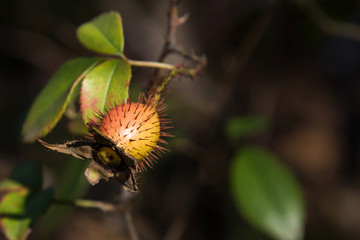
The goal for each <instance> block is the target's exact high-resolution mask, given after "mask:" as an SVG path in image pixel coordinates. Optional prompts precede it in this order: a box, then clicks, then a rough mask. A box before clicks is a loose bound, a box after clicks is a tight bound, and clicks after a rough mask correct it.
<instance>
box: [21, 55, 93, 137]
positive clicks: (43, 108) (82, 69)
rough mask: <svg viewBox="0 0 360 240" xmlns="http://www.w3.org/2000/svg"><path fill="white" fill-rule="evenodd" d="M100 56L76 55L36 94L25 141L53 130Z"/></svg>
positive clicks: (23, 129)
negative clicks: (78, 56)
mask: <svg viewBox="0 0 360 240" xmlns="http://www.w3.org/2000/svg"><path fill="white" fill-rule="evenodd" d="M98 61H99V59H98V58H76V59H73V60H70V61H68V62H66V63H64V64H63V65H62V66H61V67H60V68H59V69H58V70H57V72H56V73H55V74H54V75H53V77H52V78H51V79H50V81H49V82H48V84H47V85H46V86H45V88H44V89H43V90H42V92H41V93H40V94H39V96H38V97H37V98H36V100H35V102H34V103H33V105H32V106H31V109H30V111H29V113H28V115H27V117H26V120H25V122H24V125H23V128H22V135H23V139H24V141H25V142H32V141H34V140H35V139H36V138H38V137H42V136H45V135H46V134H47V133H49V132H50V131H51V130H52V129H53V128H54V127H55V125H56V124H57V122H58V121H59V120H60V118H61V116H62V115H63V113H64V111H65V109H66V107H67V105H68V104H69V102H70V101H71V100H72V99H74V98H75V96H76V95H77V94H78V91H76V89H78V88H76V86H77V84H78V83H79V81H80V80H81V79H82V78H83V77H84V76H85V75H86V73H87V71H89V69H91V68H92V67H93V66H94V65H95V64H96V63H97V62H98Z"/></svg>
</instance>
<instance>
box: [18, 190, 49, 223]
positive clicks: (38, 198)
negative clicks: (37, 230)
mask: <svg viewBox="0 0 360 240" xmlns="http://www.w3.org/2000/svg"><path fill="white" fill-rule="evenodd" d="M53 195H54V190H53V189H52V188H48V189H45V190H44V191H41V192H39V193H37V194H35V195H33V196H31V198H29V199H28V201H27V202H26V212H25V215H26V216H27V217H29V218H30V219H31V223H30V226H33V225H34V223H35V222H36V221H37V220H38V219H39V217H40V216H41V215H43V214H44V213H45V212H46V210H47V209H48V208H49V207H50V204H51V201H52V199H53Z"/></svg>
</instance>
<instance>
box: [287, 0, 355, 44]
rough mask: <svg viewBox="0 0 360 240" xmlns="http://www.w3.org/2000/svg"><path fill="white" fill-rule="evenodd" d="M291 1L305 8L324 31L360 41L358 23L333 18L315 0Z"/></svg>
mask: <svg viewBox="0 0 360 240" xmlns="http://www.w3.org/2000/svg"><path fill="white" fill-rule="evenodd" d="M291 1H292V2H294V3H295V4H296V5H297V6H298V7H300V8H301V9H303V10H304V11H305V12H306V13H307V14H308V15H309V17H310V18H311V19H312V20H313V21H314V23H315V24H316V25H317V26H318V28H319V29H321V30H322V31H323V32H325V33H327V34H329V35H333V36H338V37H344V38H349V39H351V40H355V41H360V26H359V25H358V24H354V23H347V22H342V21H338V20H335V19H333V18H331V17H330V16H329V15H327V13H326V12H325V11H324V10H322V9H321V7H319V5H317V3H316V2H315V1H314V0H307V1H299V0H291Z"/></svg>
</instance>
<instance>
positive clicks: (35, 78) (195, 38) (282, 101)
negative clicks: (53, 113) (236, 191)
mask: <svg viewBox="0 0 360 240" xmlns="http://www.w3.org/2000/svg"><path fill="white" fill-rule="evenodd" d="M316 3H317V4H318V5H317V6H316V8H315V7H312V8H308V7H307V6H308V5H307V4H310V5H311V6H313V5H312V1H295V0H288V1H286V0H256V1H254V0H242V1H236V0H221V1H220V0H207V1H204V0H199V1H188V0H183V1H182V3H181V5H180V13H186V12H187V13H189V20H188V21H187V22H186V23H185V24H184V25H183V26H181V27H180V28H179V29H178V33H177V43H178V44H179V45H180V46H182V47H183V48H184V49H187V50H189V51H191V50H193V51H194V52H195V53H197V54H206V56H207V59H208V66H207V67H206V69H205V70H204V71H203V73H202V74H201V76H200V77H198V78H195V79H194V80H191V79H186V78H183V79H181V80H176V81H174V82H172V84H171V85H170V88H169V91H168V93H167V94H166V102H167V103H168V105H169V107H168V114H169V116H170V117H171V119H172V121H173V125H174V127H175V128H174V130H172V133H173V134H175V135H176V136H177V137H176V138H174V139H171V140H170V141H169V142H170V144H169V147H168V148H169V149H171V153H168V154H166V155H164V156H163V157H162V158H161V160H159V163H158V164H157V165H156V167H155V168H154V169H152V170H149V171H148V172H147V173H146V174H145V175H144V176H143V177H142V179H141V182H142V184H141V193H140V194H139V196H137V197H136V198H135V200H134V206H133V218H134V223H135V226H136V228H137V231H138V233H139V235H140V238H141V239H166V240H168V239H171V240H172V239H268V238H267V237H266V236H265V235H263V234H262V233H259V232H258V231H256V230H255V229H254V228H253V227H252V226H250V225H249V224H248V223H247V222H246V221H245V220H244V219H243V218H242V217H241V215H240V214H239V213H238V211H237V209H236V208H235V206H234V202H233V200H232V198H231V195H230V193H229V179H228V171H229V163H230V162H231V159H232V156H233V154H234V152H235V150H236V149H237V148H238V147H239V146H242V145H243V144H258V145H262V146H265V147H267V148H268V149H270V150H271V151H273V152H274V153H275V154H276V155H277V156H278V157H279V158H280V159H281V160H282V161H283V162H284V163H285V164H286V165H287V166H289V167H290V169H291V170H292V171H293V173H294V174H295V176H296V177H297V179H298V180H299V182H300V183H301V186H302V188H303V191H304V194H305V199H306V209H307V220H306V232H305V239H360V188H359V170H360V165H359V160H360V159H359V144H360V125H359V120H360V108H359V107H360V106H359V103H360V98H359V96H360V95H359V93H360V85H359V77H360V44H359V41H360V37H359V32H360V30H358V29H356V27H355V28H354V29H353V28H346V27H345V25H339V26H337V25H336V26H335V25H331V24H329V23H330V22H328V21H327V20H329V19H328V18H327V17H326V15H322V14H323V13H324V12H325V13H326V14H327V15H328V16H330V17H331V18H333V19H335V20H337V21H344V22H348V23H352V24H353V23H355V24H356V23H359V22H360V2H359V1H355V0H343V1H338V0H326V1H325V0H318V1H316ZM168 6H169V2H168V0H159V1H151V0H124V1H122V0H117V1H115V0H101V1H100V0H78V1H77V0H72V1H68V0H63V1H60V0H32V1H28V0H14V1H6V0H1V1H0V80H1V85H0V113H1V121H0V123H1V124H0V126H1V132H2V133H1V140H0V179H4V178H6V177H8V175H9V174H10V172H11V170H12V169H13V168H14V167H15V166H16V165H17V164H19V163H21V162H26V161H29V160H33V161H38V162H40V163H41V164H42V165H43V167H44V169H43V170H44V173H45V180H46V181H45V183H46V185H47V186H55V189H56V186H58V185H59V184H61V181H64V178H62V176H64V174H66V171H67V169H66V167H65V166H66V164H68V163H69V162H70V161H76V160H69V159H68V158H67V157H65V156H64V155H61V154H56V153H53V152H49V151H47V150H45V149H44V148H43V147H41V146H39V144H38V143H34V144H24V143H22V141H21V126H22V123H23V121H24V119H25V117H26V114H27V111H28V109H29V107H30V105H31V103H32V102H33V100H34V99H35V98H36V96H37V95H38V94H39V92H40V91H41V89H42V88H43V87H44V86H45V84H46V82H47V81H48V79H49V78H50V77H51V75H52V74H53V73H54V71H56V69H57V68H58V67H59V66H60V65H61V63H63V62H64V61H66V60H68V59H70V58H73V57H76V56H81V55H92V53H91V52H89V51H87V50H85V49H84V48H83V47H82V46H81V45H80V44H79V43H78V41H77V39H76V33H75V31H76V27H77V26H79V25H80V24H81V23H83V22H85V21H88V20H90V19H92V18H93V17H95V16H97V15H99V14H100V13H103V12H105V11H109V10H115V11H119V12H120V14H121V16H122V19H123V26H124V34H125V55H126V56H128V57H129V58H131V59H137V60H157V59H158V57H159V54H160V52H161V49H162V46H163V43H164V37H165V33H166V24H167V11H168ZM317 7H319V8H317ZM314 9H315V10H314ZM319 9H321V11H318V10H319ZM323 11H324V12H323ZM334 29H335V30H334ZM173 61H179V59H173ZM180 61H182V60H181V59H180ZM152 73H153V72H152V70H150V69H139V68H135V69H134V70H133V80H132V85H131V88H134V89H135V88H137V89H139V88H144V87H146V86H147V84H148V82H149V80H150V79H151V76H152ZM248 115H260V116H265V117H267V118H268V119H269V120H270V123H271V124H270V127H269V128H268V129H267V130H266V131H265V132H263V133H262V134H257V135H254V136H251V137H248V138H246V139H242V140H239V141H236V142H234V141H233V140H229V138H228V137H227V136H226V134H225V133H224V132H225V131H224V129H225V127H226V124H227V121H228V120H229V119H230V118H232V117H236V116H248ZM68 127H69V121H68V120H67V119H66V118H63V119H62V120H61V122H60V123H59V124H58V126H56V128H55V129H54V131H52V132H51V133H50V135H49V136H48V137H47V139H48V141H49V142H59V143H60V142H64V141H65V140H68V139H72V138H73V135H72V134H71V133H70V132H69V131H68V130H67V129H68ZM65 130H66V131H65ZM78 161H80V160H78ZM80 177H81V178H83V179H84V177H83V173H81V176H80ZM120 191H121V190H120V188H119V185H118V184H117V183H116V182H110V183H104V182H101V183H99V184H98V185H96V186H95V187H92V188H89V190H88V191H87V193H86V195H85V197H86V198H90V199H99V200H104V201H114V199H116V198H119V196H120ZM46 228H47V222H46V221H43V222H40V223H39V224H38V225H37V226H36V227H35V230H34V233H33V234H32V235H31V237H30V239H41V238H44V237H41V236H43V235H42V233H41V232H42V231H44V229H46ZM47 236H49V235H47ZM50 236H51V237H49V238H48V239H67V240H69V239H88V240H92V239H109V240H110V239H127V231H126V228H125V227H124V223H123V218H122V217H121V216H119V215H118V214H111V213H102V212H100V211H96V210H83V209H80V210H75V211H73V212H72V213H70V214H69V215H68V217H67V218H65V220H64V221H61V222H59V223H57V224H56V228H55V232H54V234H53V235H50Z"/></svg>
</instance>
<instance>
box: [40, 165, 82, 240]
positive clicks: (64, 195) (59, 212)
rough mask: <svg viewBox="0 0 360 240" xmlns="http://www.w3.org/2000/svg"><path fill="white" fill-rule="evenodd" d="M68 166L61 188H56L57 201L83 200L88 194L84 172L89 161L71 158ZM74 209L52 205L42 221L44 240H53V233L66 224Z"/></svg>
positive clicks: (62, 177) (61, 180) (62, 178)
mask: <svg viewBox="0 0 360 240" xmlns="http://www.w3.org/2000/svg"><path fill="white" fill-rule="evenodd" d="M64 164H66V165H67V166H66V169H65V171H64V172H63V173H62V174H61V179H60V181H59V186H57V187H56V198H57V199H77V198H82V197H83V196H84V194H85V193H86V191H87V189H88V187H89V183H88V182H87V181H86V179H85V177H84V171H85V169H86V167H87V165H88V164H89V163H88V162H87V161H78V160H77V159H75V158H70V159H69V161H66V162H64ZM73 210H74V209H73V208H72V207H69V206H64V205H56V204H52V205H51V207H50V209H49V211H48V212H47V213H46V214H45V216H44V217H43V218H42V219H41V221H40V225H41V226H42V228H41V229H40V232H41V234H42V235H43V238H44V239H53V238H54V237H53V236H52V233H53V232H54V231H55V229H56V228H59V226H62V225H63V223H65V224H66V222H65V221H64V220H66V217H67V216H68V215H69V214H70V212H71V211H73Z"/></svg>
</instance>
